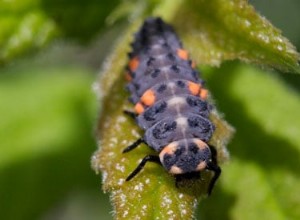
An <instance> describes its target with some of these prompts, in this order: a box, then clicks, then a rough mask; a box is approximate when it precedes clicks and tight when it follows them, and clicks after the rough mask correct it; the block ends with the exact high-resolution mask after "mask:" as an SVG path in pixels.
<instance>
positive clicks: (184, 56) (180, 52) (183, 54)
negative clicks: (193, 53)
mask: <svg viewBox="0 0 300 220" xmlns="http://www.w3.org/2000/svg"><path fill="white" fill-rule="evenodd" d="M177 55H178V56H179V57H180V58H181V59H183V60H187V59H188V58H189V54H188V52H187V51H186V50H183V49H180V48H179V49H177Z"/></svg>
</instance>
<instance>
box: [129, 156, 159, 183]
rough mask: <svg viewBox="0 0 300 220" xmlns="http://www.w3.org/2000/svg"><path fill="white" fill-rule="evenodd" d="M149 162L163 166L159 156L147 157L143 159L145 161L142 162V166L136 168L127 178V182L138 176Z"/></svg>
mask: <svg viewBox="0 0 300 220" xmlns="http://www.w3.org/2000/svg"><path fill="white" fill-rule="evenodd" d="M147 162H154V163H158V164H160V165H161V162H160V159H159V156H156V155H147V156H146V157H144V158H143V160H142V161H141V162H140V164H139V165H138V166H137V168H135V170H134V171H133V172H132V173H131V174H130V175H129V176H128V177H127V178H126V181H129V180H131V179H132V178H133V177H134V176H135V175H136V174H138V173H139V172H140V171H141V170H142V169H143V167H144V166H145V165H146V163H147Z"/></svg>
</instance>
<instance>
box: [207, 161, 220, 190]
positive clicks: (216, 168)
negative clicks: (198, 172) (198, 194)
mask: <svg viewBox="0 0 300 220" xmlns="http://www.w3.org/2000/svg"><path fill="white" fill-rule="evenodd" d="M206 169H208V170H211V171H213V172H214V173H215V175H214V176H213V178H212V179H211V181H210V183H209V186H208V195H210V194H211V192H212V189H213V188H214V185H215V183H216V181H217V179H218V178H219V176H220V175H221V168H220V167H219V166H218V165H217V164H216V163H214V162H210V163H208V164H207V167H206Z"/></svg>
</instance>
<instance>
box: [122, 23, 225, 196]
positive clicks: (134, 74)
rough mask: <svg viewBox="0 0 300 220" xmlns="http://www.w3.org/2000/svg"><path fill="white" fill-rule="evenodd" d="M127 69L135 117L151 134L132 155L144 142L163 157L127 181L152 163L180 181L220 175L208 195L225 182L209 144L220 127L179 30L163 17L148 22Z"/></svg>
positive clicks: (149, 158)
mask: <svg viewBox="0 0 300 220" xmlns="http://www.w3.org/2000/svg"><path fill="white" fill-rule="evenodd" d="M132 48H133V50H132V52H131V53H129V57H130V61H129V64H128V66H127V68H126V69H127V72H126V78H127V80H128V81H129V83H128V85H127V88H128V90H129V91H130V92H131V96H130V101H131V102H132V103H133V104H134V105H135V113H131V115H133V116H134V117H135V118H136V120H137V123H138V125H139V126H140V127H141V128H142V129H143V130H145V134H144V137H143V138H140V139H138V140H137V141H136V142H135V143H133V144H132V145H130V146H128V147H127V148H126V149H125V150H124V152H128V151H130V150H132V149H134V148H135V147H137V146H138V145H139V144H140V143H142V142H144V143H146V144H147V145H148V146H149V147H151V148H152V149H154V150H155V151H156V152H158V154H159V155H147V156H146V157H145V158H144V159H143V160H142V162H141V163H140V165H139V166H138V167H137V168H136V170H134V171H133V172H132V173H131V174H130V175H129V176H128V178H127V180H130V179H131V178H132V177H134V176H135V175H136V174H137V173H138V172H139V171H140V170H141V169H142V168H143V167H144V165H145V164H146V162H148V161H151V162H156V163H159V164H161V165H162V166H163V167H164V168H165V169H166V170H167V171H168V172H169V173H171V174H174V175H175V176H184V175H190V174H193V173H195V174H196V173H199V172H200V171H203V170H205V169H206V170H212V171H214V172H215V175H214V177H213V179H212V180H211V183H210V186H209V189H208V193H211V190H212V188H213V185H214V183H215V181H216V180H217V178H218V177H219V175H220V173H221V170H220V168H219V166H218V165H217V161H216V155H215V151H214V150H212V147H211V146H209V145H208V144H207V142H208V141H209V140H210V138H211V136H212V134H213V132H214V125H213V124H212V122H211V121H210V120H209V114H210V111H211V108H212V107H211V105H210V104H209V103H208V102H207V94H208V92H207V90H206V89H205V88H203V81H202V80H201V79H200V78H199V73H198V72H197V71H196V70H195V64H194V62H193V61H191V60H190V59H189V55H188V52H187V51H186V50H184V49H183V48H182V44H181V42H180V40H179V39H178V37H177V35H176V33H175V32H174V30H173V28H172V27H171V26H170V25H168V24H166V23H164V22H163V21H162V20H161V19H160V18H149V19H147V20H146V21H145V22H144V24H143V26H142V27H141V29H140V30H139V31H138V32H137V33H136V35H135V41H134V42H133V43H132Z"/></svg>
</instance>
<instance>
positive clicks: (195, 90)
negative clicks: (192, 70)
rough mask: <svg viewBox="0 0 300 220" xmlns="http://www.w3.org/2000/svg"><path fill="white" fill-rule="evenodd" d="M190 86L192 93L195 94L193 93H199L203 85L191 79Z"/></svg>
mask: <svg viewBox="0 0 300 220" xmlns="http://www.w3.org/2000/svg"><path fill="white" fill-rule="evenodd" d="M188 87H189V90H190V92H191V94H193V95H198V94H199V92H200V88H201V86H200V85H199V84H197V83H194V82H191V81H189V82H188Z"/></svg>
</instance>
